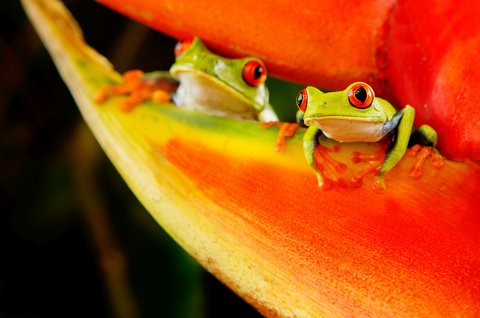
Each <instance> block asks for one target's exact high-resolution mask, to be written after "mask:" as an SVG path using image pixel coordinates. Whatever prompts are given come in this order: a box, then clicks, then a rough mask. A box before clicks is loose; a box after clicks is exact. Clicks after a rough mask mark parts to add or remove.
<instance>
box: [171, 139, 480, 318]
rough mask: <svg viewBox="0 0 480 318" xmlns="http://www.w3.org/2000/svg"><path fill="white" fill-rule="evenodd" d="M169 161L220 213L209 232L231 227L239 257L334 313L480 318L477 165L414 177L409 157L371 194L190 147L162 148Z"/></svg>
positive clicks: (450, 167)
mask: <svg viewBox="0 0 480 318" xmlns="http://www.w3.org/2000/svg"><path fill="white" fill-rule="evenodd" d="M166 156H167V158H168V159H169V160H170V161H171V162H172V163H174V164H175V165H176V166H177V167H178V168H179V169H181V170H182V171H183V172H184V173H185V175H186V176H188V178H189V179H191V180H193V181H194V182H195V184H196V186H197V187H198V189H199V190H200V191H201V192H202V193H204V194H205V195H206V196H207V197H209V198H211V200H213V202H215V203H217V204H218V205H220V206H221V207H222V208H223V210H224V211H225V212H226V214H225V215H209V217H210V218H213V220H212V222H213V223H215V222H219V223H229V221H228V220H229V219H232V220H235V228H234V230H233V231H234V232H235V233H229V234H231V235H234V236H239V235H240V236H241V242H242V243H241V244H242V246H243V247H242V248H247V249H251V250H253V251H256V252H257V253H259V255H258V257H260V258H262V259H264V260H267V261H268V262H270V263H271V266H272V270H279V271H280V272H283V273H289V275H291V276H292V277H293V280H294V282H295V283H294V286H302V289H303V290H304V292H305V293H304V294H306V295H310V297H311V298H312V299H311V300H310V301H312V302H313V303H315V302H319V303H323V304H324V305H325V306H326V307H327V308H328V310H329V311H330V312H331V313H333V314H334V315H339V316H343V317H358V316H361V315H365V316H367V317H374V316H378V317H412V316H416V315H418V316H428V317H453V316H457V315H459V316H465V317H475V316H477V315H478V314H480V311H479V310H480V307H479V306H480V235H478V233H480V213H478V212H479V211H480V210H479V208H478V203H477V194H478V186H479V185H480V168H478V167H477V166H476V165H469V166H468V167H469V168H467V169H465V168H466V167H467V166H464V165H460V164H456V163H452V162H446V165H445V166H444V167H443V168H442V169H441V170H435V168H433V167H429V166H426V167H425V171H424V175H423V177H422V178H421V179H420V180H416V179H412V178H410V177H408V176H407V173H406V172H405V170H407V169H408V166H409V165H410V164H412V160H411V159H408V158H407V159H404V160H403V161H402V164H401V166H400V167H397V168H395V169H394V170H392V172H391V174H390V175H389V176H388V177H387V178H386V179H387V185H388V187H389V188H388V189H387V193H386V194H384V195H381V194H380V195H379V194H375V193H374V192H372V191H371V190H369V189H368V188H366V187H363V188H361V189H344V188H338V187H337V188H334V189H331V190H329V191H321V190H319V189H318V188H317V186H316V180H315V178H313V177H312V174H311V173H307V172H305V171H303V172H302V171H298V170H291V169H285V168H283V167H277V166H275V165H272V164H265V163H261V162H256V161H255V160H252V161H250V162H248V161H247V162H244V163H243V164H242V165H241V169H239V165H238V162H237V160H236V158H233V157H228V156H226V155H224V154H221V153H218V152H215V151H211V150H209V149H208V147H205V146H204V145H200V144H195V143H192V142H191V141H187V140H178V139H173V140H170V141H169V143H168V145H167V154H166ZM219 163H221V164H219ZM438 171H440V172H438ZM450 176H452V177H450ZM463 179H465V180H468V181H469V182H463V181H462V180H463ZM452 195H454V196H455V198H452ZM222 220H223V221H222ZM228 231H229V229H228V228H225V229H224V232H223V233H222V235H228V234H227V233H228ZM292 286H293V285H292ZM305 301H308V300H307V299H305Z"/></svg>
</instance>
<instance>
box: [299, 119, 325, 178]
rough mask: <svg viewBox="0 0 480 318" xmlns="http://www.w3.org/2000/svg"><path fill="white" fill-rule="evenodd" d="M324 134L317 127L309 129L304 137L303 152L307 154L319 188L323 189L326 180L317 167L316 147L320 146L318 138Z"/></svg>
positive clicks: (306, 156)
mask: <svg viewBox="0 0 480 318" xmlns="http://www.w3.org/2000/svg"><path fill="white" fill-rule="evenodd" d="M321 134H322V131H321V130H320V129H318V128H317V127H315V126H310V127H308V129H307V131H306V132H305V135H303V151H304V152H305V158H306V159H307V163H308V164H309V165H310V167H312V169H313V171H314V172H315V175H316V176H317V180H318V186H319V187H323V183H324V178H323V174H322V173H321V172H320V170H318V168H317V166H316V165H315V147H316V146H317V144H318V137H319V136H320V135H321Z"/></svg>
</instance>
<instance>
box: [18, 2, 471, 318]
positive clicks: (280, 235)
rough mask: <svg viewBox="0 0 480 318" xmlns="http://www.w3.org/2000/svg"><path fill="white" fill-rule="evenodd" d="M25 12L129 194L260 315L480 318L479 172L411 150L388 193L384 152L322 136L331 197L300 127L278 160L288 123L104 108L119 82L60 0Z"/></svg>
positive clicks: (154, 108) (141, 107) (149, 105)
mask: <svg viewBox="0 0 480 318" xmlns="http://www.w3.org/2000/svg"><path fill="white" fill-rule="evenodd" d="M139 3H140V2H139ZM145 3H153V2H145ZM155 3H157V2H155ZM158 3H160V2H158ZM172 3H173V2H172ZM222 3H224V2H222ZM23 4H24V6H25V9H26V11H27V12H28V14H29V16H30V18H31V20H32V22H33V23H34V25H35V27H36V28H37V31H38V32H39V34H40V36H41V38H42V39H43V41H44V43H45V45H46V46H47V48H48V49H49V51H50V53H51V54H52V57H53V58H54V60H55V62H56V64H57V66H58V69H59V71H60V72H61V74H62V76H63V77H64V79H65V81H66V83H67V85H68V86H69V88H70V90H71V92H72V94H73V96H74V97H75V99H76V101H77V103H78V106H79V108H80V110H81V112H82V114H83V116H84V118H85V121H86V122H87V123H88V125H89V126H90V128H91V129H92V131H93V133H94V134H95V136H96V138H97V139H98V141H99V142H100V144H101V145H102V147H103V149H104V150H105V152H106V153H107V154H108V156H109V157H110V159H111V160H112V162H113V163H114V164H115V166H116V167H117V169H118V170H119V172H120V173H121V174H122V176H123V177H124V179H125V181H126V182H127V183H128V184H129V186H130V187H131V189H132V190H133V192H134V193H135V194H136V195H137V196H138V198H139V199H140V201H141V202H142V203H143V204H144V205H145V207H146V208H147V209H148V210H149V212H150V213H151V214H152V215H153V217H154V218H155V219H156V220H157V221H158V223H159V224H160V225H161V226H162V227H163V228H164V229H165V230H166V231H167V232H168V233H170V235H171V236H172V237H173V238H175V240H176V241H177V242H178V243H179V244H180V245H181V246H182V247H183V248H185V249H186V250H187V251H188V252H189V253H190V254H191V255H193V256H194V257H195V258H196V259H197V260H198V261H199V262H200V263H201V264H202V265H203V266H204V267H205V268H207V269H208V270H209V271H210V272H212V273H213V274H214V275H216V276H217V277H218V278H219V279H220V280H221V281H223V282H224V283H225V284H227V285H228V286H230V288H232V289H233V290H234V291H235V292H236V293H238V294H239V295H240V296H241V297H243V298H245V299H246V300H247V301H248V302H250V303H251V304H252V305H253V306H255V307H256V308H257V309H258V310H259V311H260V312H261V313H262V314H264V315H265V316H268V317H322V316H328V317H360V316H364V317H454V316H455V317H456V316H458V317H460V316H461V317H478V316H479V314H480V311H479V310H480V235H479V233H480V213H478V212H479V204H478V196H480V166H479V165H478V164H475V163H472V162H468V161H467V162H463V163H459V162H453V161H449V160H445V161H444V164H443V166H442V167H435V161H431V160H430V159H427V160H425V162H423V167H422V168H421V172H422V174H421V176H418V169H419V167H418V164H419V161H418V160H417V159H419V157H418V156H419V155H421V158H420V161H422V160H424V159H425V158H426V157H425V156H426V154H425V151H423V150H418V149H412V151H411V152H412V155H406V156H405V157H404V158H403V159H402V160H401V161H400V163H399V164H398V165H397V166H396V167H395V168H393V169H392V170H391V171H390V172H388V173H387V174H386V175H385V183H386V185H387V190H386V191H385V192H384V193H381V194H379V193H377V192H375V191H372V189H371V188H370V185H371V184H372V180H373V175H372V174H371V173H369V171H366V170H364V169H367V170H368V169H369V167H368V165H369V161H372V160H373V161H375V160H376V159H378V156H377V155H375V154H376V153H377V151H378V149H381V148H379V147H380V145H379V144H376V143H370V144H367V143H349V144H341V145H340V146H339V145H338V144H337V143H336V142H333V141H328V140H325V139H323V140H322V147H324V148H321V149H318V150H317V151H318V152H328V153H329V154H330V155H331V160H332V161H331V162H330V166H328V165H327V166H326V167H327V168H325V169H331V167H333V170H336V172H331V176H330V179H332V181H333V184H332V186H331V187H330V189H329V190H321V189H319V188H318V186H317V180H316V178H315V176H314V175H313V173H312V171H311V169H310V167H308V165H307V164H306V161H305V158H304V154H303V149H302V135H303V132H304V129H303V128H301V129H299V130H298V131H297V132H296V134H295V135H294V136H292V137H291V138H289V139H287V140H286V144H285V147H284V149H283V151H275V145H276V144H277V135H278V129H279V128H278V127H261V125H260V124H259V123H258V122H255V121H245V120H235V119H229V118H219V117H212V116H208V115H204V114H201V113H198V112H194V111H189V110H183V109H180V108H177V107H175V106H174V105H172V104H169V103H164V104H156V103H154V102H151V101H148V100H147V101H144V102H141V103H140V104H138V105H137V107H135V108H133V109H130V111H129V112H125V111H122V110H121V109H120V108H119V107H118V106H119V105H121V104H122V103H125V101H126V100H127V99H128V98H127V97H112V98H108V99H106V100H105V101H104V102H103V103H102V104H100V105H99V104H98V103H95V102H94V99H95V96H97V98H98V95H97V94H98V93H99V91H100V90H101V87H105V85H111V84H112V83H120V82H121V81H122V78H121V76H120V75H119V74H118V73H116V72H115V71H114V70H113V69H112V67H111V65H110V64H109V63H108V61H106V60H105V59H104V58H103V57H102V56H100V55H98V53H96V52H95V51H94V50H92V49H91V48H90V47H88V46H87V45H86V44H85V43H84V42H83V39H82V36H81V32H80V30H79V29H78V27H77V25H76V24H75V21H73V19H72V17H71V15H70V14H69V13H68V12H67V11H66V9H65V8H64V7H63V6H62V5H61V4H60V3H59V2H57V1H54V0H49V1H42V0H23ZM219 4H220V2H219ZM219 4H218V5H219ZM258 5H259V6H263V4H262V2H258ZM213 9H214V8H212V12H215V10H213ZM259 9H262V8H259ZM263 9H265V8H263ZM270 13H272V14H273V17H275V11H273V12H270ZM351 15H352V13H350V12H349V15H347V16H348V17H350V16H351ZM324 16H325V14H324ZM147 18H148V15H147ZM297 18H299V19H301V16H300V17H298V16H297ZM258 23H264V21H259V22H258ZM299 23H300V22H299ZM262 25H264V24H262ZM259 29H260V28H259ZM107 91H108V90H107ZM441 136H443V135H441ZM371 154H374V155H373V157H372V158H373V159H372V160H369V159H368V158H370V157H369V156H370V155H371ZM413 155H416V156H417V157H414V156H413ZM328 167H330V168H328ZM336 167H339V168H338V169H337V168H336ZM412 167H414V168H413V169H414V171H415V173H414V176H415V177H416V178H413V177H412V176H411V173H410V169H412ZM362 171H363V172H362ZM355 176H356V179H355V180H356V184H355V185H356V186H351V184H350V182H351V181H352V178H354V177H355ZM336 178H338V179H336ZM360 179H362V180H363V182H359V180H360ZM341 180H344V181H345V182H346V183H345V182H342V181H341ZM361 183H363V185H362V184H361Z"/></svg>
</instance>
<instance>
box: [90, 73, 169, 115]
mask: <svg viewBox="0 0 480 318" xmlns="http://www.w3.org/2000/svg"><path fill="white" fill-rule="evenodd" d="M118 95H126V96H128V98H127V100H126V101H124V102H123V103H121V104H120V109H121V110H122V111H125V112H128V111H131V110H132V109H133V108H135V106H137V105H138V104H140V103H142V102H144V101H147V100H153V101H154V102H155V103H157V104H161V103H166V102H169V101H170V100H171V99H170V94H169V91H168V87H166V86H165V85H164V84H163V83H162V82H160V81H155V80H154V79H150V78H149V79H146V78H145V76H144V73H143V72H142V71H140V70H131V71H127V72H125V73H124V74H123V81H122V82H121V83H120V84H118V85H106V86H103V87H101V88H100V90H99V91H98V93H97V95H96V96H95V97H94V102H96V103H98V104H101V103H103V102H105V101H106V100H107V99H108V98H110V97H112V96H118Z"/></svg>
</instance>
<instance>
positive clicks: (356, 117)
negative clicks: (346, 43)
mask: <svg viewBox="0 0 480 318" xmlns="http://www.w3.org/2000/svg"><path fill="white" fill-rule="evenodd" d="M296 103H297V106H298V108H300V110H301V111H303V112H304V113H305V115H304V121H305V124H306V125H308V126H311V125H312V124H313V125H316V124H318V123H320V122H322V121H323V120H327V119H328V120H334V119H339V120H351V121H364V122H365V121H366V122H384V121H386V120H388V119H390V118H391V117H392V116H393V114H394V113H395V109H394V108H393V106H391V105H390V104H389V103H388V102H386V101H384V100H382V99H379V98H376V97H375V92H374V91H373V89H372V88H371V87H370V85H368V84H367V83H363V82H356V83H353V84H351V85H349V86H348V87H347V88H346V89H345V90H343V91H338V92H329V93H323V92H322V91H320V90H319V89H317V88H315V87H312V86H308V87H307V88H304V89H303V90H301V91H300V93H298V95H297V100H296Z"/></svg>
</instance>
